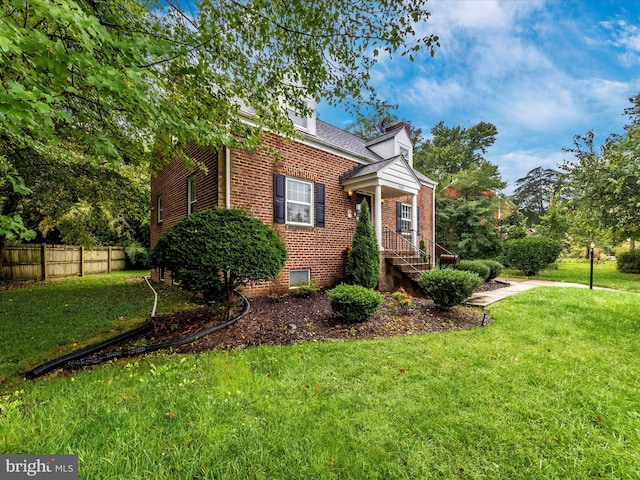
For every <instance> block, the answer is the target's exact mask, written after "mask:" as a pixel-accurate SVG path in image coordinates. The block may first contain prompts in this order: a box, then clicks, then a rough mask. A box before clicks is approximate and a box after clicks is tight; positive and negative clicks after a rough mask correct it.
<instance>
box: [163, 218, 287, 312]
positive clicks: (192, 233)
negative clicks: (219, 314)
mask: <svg viewBox="0 0 640 480" xmlns="http://www.w3.org/2000/svg"><path fill="white" fill-rule="evenodd" d="M286 259H287V249H286V247H285V245H284V243H283V242H282V240H281V239H280V237H278V235H277V234H276V233H275V232H274V231H273V229H271V228H270V227H269V226H267V225H265V224H264V223H262V222H261V221H260V220H258V219H257V218H255V217H252V216H251V215H249V214H248V213H246V212H243V211H241V210H231V209H225V208H215V209H213V210H206V211H204V212H199V213H193V214H191V215H189V216H187V217H185V218H183V219H182V220H181V221H180V223H178V224H177V225H175V226H174V227H173V228H172V229H171V231H170V232H169V233H168V234H167V235H165V236H163V237H162V238H161V239H160V241H159V242H158V245H157V246H156V247H155V248H154V250H153V252H152V263H153V265H154V266H157V267H164V268H166V269H168V270H171V274H172V276H173V278H174V279H175V280H177V281H179V282H180V285H181V286H182V288H184V289H185V290H188V291H190V292H193V293H196V294H202V296H203V297H204V299H205V300H206V301H215V302H229V301H230V300H231V297H232V294H233V291H234V290H235V289H237V288H239V287H240V286H242V285H247V284H248V283H249V282H260V281H266V280H271V279H273V278H275V277H276V276H277V275H278V273H279V272H280V270H282V267H283V266H284V262H285V260H286Z"/></svg>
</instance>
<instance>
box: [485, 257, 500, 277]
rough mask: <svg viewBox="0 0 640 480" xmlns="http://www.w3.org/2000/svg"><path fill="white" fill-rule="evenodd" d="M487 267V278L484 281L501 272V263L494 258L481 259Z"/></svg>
mask: <svg viewBox="0 0 640 480" xmlns="http://www.w3.org/2000/svg"><path fill="white" fill-rule="evenodd" d="M481 262H483V263H484V264H485V265H486V266H487V267H489V278H487V280H486V281H489V280H493V279H494V278H496V277H497V276H498V275H500V274H501V273H502V264H501V263H500V262H497V261H495V260H481Z"/></svg>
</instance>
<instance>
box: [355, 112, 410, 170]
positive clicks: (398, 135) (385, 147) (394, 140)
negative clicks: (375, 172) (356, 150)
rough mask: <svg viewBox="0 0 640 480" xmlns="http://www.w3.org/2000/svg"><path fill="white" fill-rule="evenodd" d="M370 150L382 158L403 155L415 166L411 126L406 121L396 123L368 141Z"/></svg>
mask: <svg viewBox="0 0 640 480" xmlns="http://www.w3.org/2000/svg"><path fill="white" fill-rule="evenodd" d="M366 146H367V148H368V149H369V150H371V151H373V152H375V153H376V154H378V155H380V156H381V157H382V158H391V157H395V156H398V155H402V156H403V157H404V159H405V160H406V161H407V163H408V164H409V166H410V167H411V168H413V143H411V136H410V127H409V125H407V124H406V123H404V122H398V123H394V124H393V125H391V126H390V127H388V128H387V129H386V132H385V133H384V134H382V135H381V136H379V137H377V138H374V139H373V140H369V141H368V142H367V143H366Z"/></svg>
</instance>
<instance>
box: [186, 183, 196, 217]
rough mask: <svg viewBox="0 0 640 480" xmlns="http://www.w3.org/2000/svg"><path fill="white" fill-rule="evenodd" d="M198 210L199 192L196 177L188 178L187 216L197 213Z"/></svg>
mask: <svg viewBox="0 0 640 480" xmlns="http://www.w3.org/2000/svg"><path fill="white" fill-rule="evenodd" d="M197 208H198V190H197V186H196V175H195V173H194V174H193V175H190V176H189V177H187V215H191V214H192V213H195V212H196V210H197Z"/></svg>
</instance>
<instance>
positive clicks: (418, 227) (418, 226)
mask: <svg viewBox="0 0 640 480" xmlns="http://www.w3.org/2000/svg"><path fill="white" fill-rule="evenodd" d="M416 227H417V229H418V235H420V207H419V206H418V225H417V226H416Z"/></svg>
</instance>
